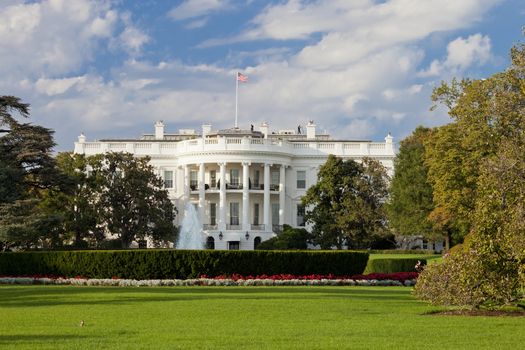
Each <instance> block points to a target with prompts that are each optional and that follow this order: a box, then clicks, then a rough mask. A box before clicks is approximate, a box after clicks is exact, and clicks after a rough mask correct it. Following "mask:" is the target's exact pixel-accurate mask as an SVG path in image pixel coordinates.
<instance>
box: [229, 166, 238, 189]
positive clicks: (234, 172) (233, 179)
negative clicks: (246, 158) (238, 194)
mask: <svg viewBox="0 0 525 350" xmlns="http://www.w3.org/2000/svg"><path fill="white" fill-rule="evenodd" d="M230 185H233V186H238V185H239V169H230Z"/></svg>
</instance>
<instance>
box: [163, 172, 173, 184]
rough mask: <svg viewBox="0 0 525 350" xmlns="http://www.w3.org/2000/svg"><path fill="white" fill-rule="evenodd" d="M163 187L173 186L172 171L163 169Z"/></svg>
mask: <svg viewBox="0 0 525 350" xmlns="http://www.w3.org/2000/svg"><path fill="white" fill-rule="evenodd" d="M164 188H173V171H171V170H164Z"/></svg>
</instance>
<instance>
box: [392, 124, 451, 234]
mask: <svg viewBox="0 0 525 350" xmlns="http://www.w3.org/2000/svg"><path fill="white" fill-rule="evenodd" d="M431 135H432V130H431V129H428V128H424V127H421V126H420V127H417V128H416V130H414V132H413V133H412V134H411V135H410V136H408V137H407V138H405V139H404V140H403V141H401V144H400V147H399V153H398V154H397V156H396V159H395V160H394V168H395V170H396V171H395V173H394V177H393V178H392V182H391V184H390V197H389V200H388V202H387V205H386V209H387V214H388V221H389V225H390V227H391V228H392V229H393V230H394V232H395V233H396V234H397V235H401V236H418V235H422V236H424V237H425V238H428V239H437V238H442V237H443V231H441V232H439V231H438V232H436V230H435V227H434V225H433V223H432V222H431V220H430V219H429V215H430V213H431V212H432V211H433V210H434V203H433V196H432V186H431V185H430V183H429V181H428V168H427V166H426V164H425V144H424V143H425V140H427V139H428V138H429V137H431Z"/></svg>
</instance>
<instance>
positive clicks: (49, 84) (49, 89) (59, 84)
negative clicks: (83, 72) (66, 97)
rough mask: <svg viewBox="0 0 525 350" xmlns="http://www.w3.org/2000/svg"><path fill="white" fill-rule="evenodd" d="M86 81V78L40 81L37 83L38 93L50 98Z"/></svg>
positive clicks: (42, 79)
mask: <svg viewBox="0 0 525 350" xmlns="http://www.w3.org/2000/svg"><path fill="white" fill-rule="evenodd" d="M84 80H85V77H84V76H81V77H73V78H64V79H44V78H41V79H38V80H37V81H36V83H35V87H36V91H37V92H39V93H43V94H46V95H48V96H55V95H60V94H63V93H65V92H66V91H68V90H69V89H70V88H71V87H73V86H74V85H76V84H77V83H79V82H83V81H84Z"/></svg>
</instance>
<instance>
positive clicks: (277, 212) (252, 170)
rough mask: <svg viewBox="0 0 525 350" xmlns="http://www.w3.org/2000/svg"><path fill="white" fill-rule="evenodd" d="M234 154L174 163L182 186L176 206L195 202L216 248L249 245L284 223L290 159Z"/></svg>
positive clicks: (255, 243)
mask: <svg viewBox="0 0 525 350" xmlns="http://www.w3.org/2000/svg"><path fill="white" fill-rule="evenodd" d="M239 158H240V157H238V156H237V157H236V156H234V155H230V156H229V157H226V160H225V161H222V162H216V161H209V162H206V161H203V162H199V163H196V162H190V161H188V162H185V159H184V158H183V159H181V160H180V161H181V162H180V163H182V164H180V165H179V167H178V169H179V171H180V173H181V175H182V176H181V178H182V180H183V181H182V186H183V188H184V191H183V197H182V198H181V201H180V203H179V207H184V206H185V205H186V203H191V204H193V205H194V206H195V208H196V210H197V212H198V216H199V219H200V221H201V223H202V224H203V232H204V233H205V234H206V236H207V237H208V238H207V244H208V245H209V246H210V247H211V246H213V248H215V249H241V250H244V249H254V247H255V246H256V245H257V244H258V243H260V242H262V241H265V240H267V239H269V238H271V237H273V236H274V235H275V233H278V232H280V231H281V229H282V226H283V224H284V223H285V196H286V186H285V183H286V168H287V167H289V160H287V159H273V160H272V162H268V161H265V158H266V159H269V158H271V157H269V156H268V155H267V156H264V155H259V156H253V157H251V158H252V160H251V161H243V160H240V159H239ZM274 158H275V157H274ZM281 158H282V157H281ZM188 160H190V159H188ZM286 163H288V164H286Z"/></svg>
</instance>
